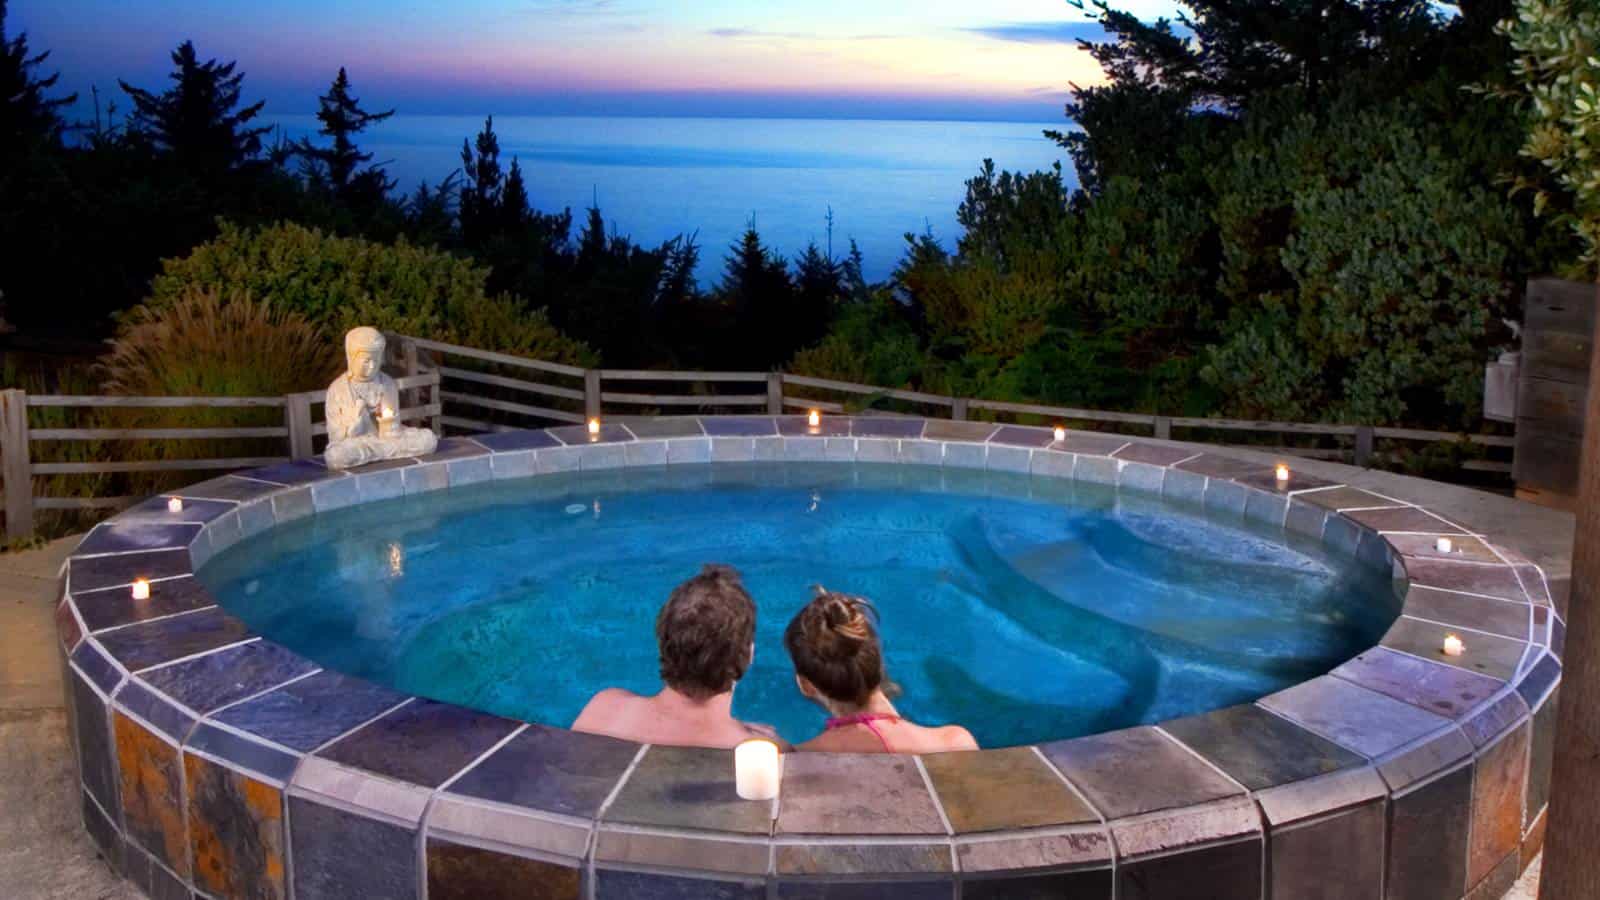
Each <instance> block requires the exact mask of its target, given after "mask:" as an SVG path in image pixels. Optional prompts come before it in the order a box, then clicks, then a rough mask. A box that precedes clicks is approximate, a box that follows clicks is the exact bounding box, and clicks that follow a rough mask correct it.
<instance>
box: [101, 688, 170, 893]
mask: <svg viewBox="0 0 1600 900" xmlns="http://www.w3.org/2000/svg"><path fill="white" fill-rule="evenodd" d="M112 720H113V723H114V724H113V726H112V733H113V734H114V735H115V736H116V745H117V769H118V772H119V774H120V779H121V780H120V784H119V785H118V788H119V795H120V797H121V800H122V825H123V830H124V831H125V832H126V834H127V836H128V837H129V839H131V840H133V841H134V842H136V843H137V844H139V846H141V847H143V848H144V849H145V850H148V851H149V852H150V853H151V854H152V855H153V856H155V857H156V858H157V859H159V860H161V862H163V863H165V864H166V865H167V866H168V867H169V868H171V869H172V870H173V871H175V872H177V873H179V874H180V875H183V876H185V877H187V876H188V874H189V834H188V831H187V829H186V828H185V827H184V821H183V776H182V765H181V763H180V762H179V760H178V748H177V747H175V746H173V745H172V744H169V743H167V742H166V741H164V740H162V739H161V738H160V737H157V736H156V735H155V733H154V732H151V731H149V730H148V729H146V728H145V727H144V726H142V725H140V724H139V723H137V722H135V721H134V720H132V719H130V718H128V717H127V716H125V715H123V714H122V713H120V712H117V713H113V714H112Z"/></svg>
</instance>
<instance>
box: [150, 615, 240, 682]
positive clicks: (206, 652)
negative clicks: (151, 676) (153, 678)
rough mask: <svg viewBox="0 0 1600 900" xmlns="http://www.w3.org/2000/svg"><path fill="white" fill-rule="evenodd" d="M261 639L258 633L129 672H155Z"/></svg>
mask: <svg viewBox="0 0 1600 900" xmlns="http://www.w3.org/2000/svg"><path fill="white" fill-rule="evenodd" d="M204 611H205V610H195V612H204ZM259 640H261V635H259V634H258V635H255V636H253V637H248V638H245V639H243V640H239V641H234V642H233V643H231V644H223V645H222V646H220V647H212V648H211V649H210V650H202V651H200V652H199V653H191V654H189V655H188V656H180V657H178V658H177V659H169V660H167V661H165V662H160V663H156V664H155V665H153V666H145V667H144V668H142V669H136V670H133V671H131V672H129V674H130V675H142V674H144V673H145V672H154V671H155V670H157V669H165V668H167V667H168V666H174V665H177V664H178V663H181V662H189V661H190V660H194V659H199V658H200V657H202V656H210V655H211V654H213V653H221V652H222V651H224V650H230V649H232V648H234V647H243V646H244V645H245V644H254V643H255V642H257V641H259ZM140 681H141V683H142V682H143V679H140Z"/></svg>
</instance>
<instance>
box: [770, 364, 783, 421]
mask: <svg viewBox="0 0 1600 900" xmlns="http://www.w3.org/2000/svg"><path fill="white" fill-rule="evenodd" d="M767 415H769V416H781V415H783V373H782V372H768V373H767Z"/></svg>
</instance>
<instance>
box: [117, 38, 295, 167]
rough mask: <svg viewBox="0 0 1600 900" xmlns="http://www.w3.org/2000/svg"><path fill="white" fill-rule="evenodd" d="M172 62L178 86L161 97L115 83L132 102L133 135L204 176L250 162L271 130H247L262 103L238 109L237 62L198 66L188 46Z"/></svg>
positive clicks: (240, 76)
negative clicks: (235, 69)
mask: <svg viewBox="0 0 1600 900" xmlns="http://www.w3.org/2000/svg"><path fill="white" fill-rule="evenodd" d="M172 63H173V66H174V67H175V68H174V69H173V71H172V74H171V75H170V76H169V77H170V78H171V79H172V81H174V82H176V83H175V84H174V85H173V86H172V87H171V88H168V89H167V90H166V91H165V92H163V93H160V94H156V93H153V92H151V91H146V90H143V89H141V88H136V87H134V86H133V85H131V84H128V83H127V82H126V81H122V80H121V79H118V81H117V83H118V84H119V85H121V86H122V90H123V91H124V92H126V93H127V95H128V97H129V98H130V99H131V100H132V101H133V116H132V120H131V123H130V128H131V130H132V131H133V133H134V134H136V135H139V136H141V137H143V138H144V139H146V140H149V141H150V142H152V143H153V144H154V145H155V146H156V147H157V148H158V149H160V150H162V151H165V152H167V153H170V154H172V156H173V157H174V158H175V159H176V160H178V162H179V163H180V164H182V165H184V166H187V167H189V168H191V169H193V170H196V171H199V172H203V173H215V172H226V171H229V170H232V169H235V168H238V167H239V166H241V165H243V164H245V163H247V162H249V161H251V160H254V159H255V158H256V157H257V156H258V155H259V154H260V152H261V136H262V135H263V134H266V133H267V132H268V131H270V130H271V129H270V128H251V127H248V126H249V123H250V122H251V121H252V120H253V119H255V117H256V116H257V115H259V114H260V113H261V108H262V107H263V106H265V105H266V103H265V101H263V102H258V103H254V104H251V105H250V106H246V107H243V108H240V107H239V94H240V89H241V88H240V86H241V84H242V83H243V81H244V73H243V72H240V73H238V74H235V73H234V68H235V66H236V65H237V63H234V62H230V63H227V64H221V63H218V62H217V61H216V60H214V59H210V60H207V61H205V62H203V63H202V62H200V59H199V56H198V55H197V54H196V53H195V49H194V43H193V42H191V41H184V42H183V43H182V44H180V45H178V49H177V50H174V51H173V53H172Z"/></svg>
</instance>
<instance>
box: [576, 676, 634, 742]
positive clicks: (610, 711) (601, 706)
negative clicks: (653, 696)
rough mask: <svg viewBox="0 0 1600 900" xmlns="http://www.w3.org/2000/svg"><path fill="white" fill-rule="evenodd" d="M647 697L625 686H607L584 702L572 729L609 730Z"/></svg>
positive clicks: (604, 731)
mask: <svg viewBox="0 0 1600 900" xmlns="http://www.w3.org/2000/svg"><path fill="white" fill-rule="evenodd" d="M647 699H648V698H645V697H641V696H639V695H638V694H635V693H634V692H633V691H630V690H626V689H624V688H616V687H613V688H606V689H605V690H603V691H601V692H599V693H597V694H595V695H594V696H593V697H590V698H589V702H588V703H586V704H584V707H583V712H580V713H578V717H577V718H576V719H574V720H573V721H572V730H573V731H593V732H598V733H606V732H609V731H610V730H611V728H610V727H609V726H611V725H613V724H615V723H616V722H617V721H618V720H619V719H623V718H626V717H627V716H628V715H629V714H630V713H633V712H634V711H636V710H637V709H638V708H639V706H640V704H642V703H644V702H645V701H646V700H647Z"/></svg>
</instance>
